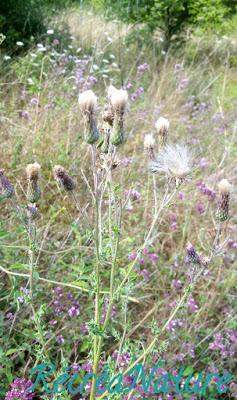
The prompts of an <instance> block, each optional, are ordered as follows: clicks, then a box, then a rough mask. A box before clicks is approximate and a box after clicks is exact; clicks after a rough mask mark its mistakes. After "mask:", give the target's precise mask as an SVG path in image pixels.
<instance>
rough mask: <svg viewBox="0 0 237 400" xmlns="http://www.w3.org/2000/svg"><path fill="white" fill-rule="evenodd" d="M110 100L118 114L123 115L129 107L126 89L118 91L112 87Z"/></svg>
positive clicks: (109, 93)
mask: <svg viewBox="0 0 237 400" xmlns="http://www.w3.org/2000/svg"><path fill="white" fill-rule="evenodd" d="M108 98H109V101H110V104H111V107H112V111H113V112H114V113H116V114H119V115H123V114H124V112H125V110H126V108H127V105H128V93H127V91H126V90H124V89H116V88H115V87H114V86H112V85H111V86H110V87H109V89H108Z"/></svg>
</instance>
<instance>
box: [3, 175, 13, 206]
mask: <svg viewBox="0 0 237 400" xmlns="http://www.w3.org/2000/svg"><path fill="white" fill-rule="evenodd" d="M13 195H14V188H13V186H12V184H11V183H10V182H9V180H8V179H7V177H6V176H5V175H4V169H0V200H3V199H7V198H10V197H12V196H13Z"/></svg>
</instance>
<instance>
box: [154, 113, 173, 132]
mask: <svg viewBox="0 0 237 400" xmlns="http://www.w3.org/2000/svg"><path fill="white" fill-rule="evenodd" d="M155 127H156V129H157V132H158V133H159V134H160V135H164V134H166V133H167V132H168V130H169V127H170V123H169V120H168V119H167V118H164V117H160V118H158V120H157V121H156V123H155Z"/></svg>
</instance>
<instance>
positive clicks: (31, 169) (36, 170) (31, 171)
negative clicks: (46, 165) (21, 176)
mask: <svg viewBox="0 0 237 400" xmlns="http://www.w3.org/2000/svg"><path fill="white" fill-rule="evenodd" d="M40 168H41V166H40V164H38V163H37V162H35V163H33V164H28V165H27V167H26V175H27V179H29V180H30V181H34V180H38V179H39V178H40Z"/></svg>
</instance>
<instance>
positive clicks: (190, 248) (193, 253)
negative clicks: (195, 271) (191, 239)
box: [186, 243, 201, 265]
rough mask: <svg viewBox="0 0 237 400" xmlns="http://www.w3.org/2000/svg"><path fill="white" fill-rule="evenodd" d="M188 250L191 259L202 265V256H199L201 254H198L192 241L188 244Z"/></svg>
mask: <svg viewBox="0 0 237 400" xmlns="http://www.w3.org/2000/svg"><path fill="white" fill-rule="evenodd" d="M186 251H187V256H188V259H189V261H191V262H192V263H194V264H199V265H201V258H200V257H199V255H198V254H197V252H196V250H195V249H194V247H193V245H192V244H191V243H188V244H187V246H186Z"/></svg>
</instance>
